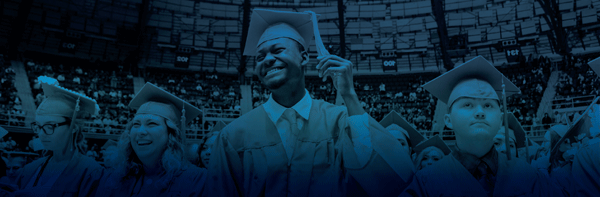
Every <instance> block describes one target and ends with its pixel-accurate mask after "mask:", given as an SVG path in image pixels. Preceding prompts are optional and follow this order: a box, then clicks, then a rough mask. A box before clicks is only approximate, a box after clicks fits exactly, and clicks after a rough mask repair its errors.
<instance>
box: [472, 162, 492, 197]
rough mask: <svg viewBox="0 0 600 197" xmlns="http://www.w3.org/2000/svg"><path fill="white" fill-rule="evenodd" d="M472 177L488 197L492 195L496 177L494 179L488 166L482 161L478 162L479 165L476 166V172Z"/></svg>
mask: <svg viewBox="0 0 600 197" xmlns="http://www.w3.org/2000/svg"><path fill="white" fill-rule="evenodd" d="M473 176H474V177H475V179H477V181H478V182H479V184H481V186H482V187H483V189H484V190H485V191H486V192H488V196H492V194H493V193H494V184H495V182H496V181H495V179H496V177H494V175H493V173H492V172H491V170H490V168H489V167H488V165H487V164H486V163H485V162H483V161H479V165H477V170H476V171H475V173H474V174H473Z"/></svg>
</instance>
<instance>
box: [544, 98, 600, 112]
mask: <svg viewBox="0 0 600 197" xmlns="http://www.w3.org/2000/svg"><path fill="white" fill-rule="evenodd" d="M595 97H596V96H594V95H588V96H578V97H573V98H561V99H554V100H553V101H552V109H564V108H580V107H583V108H584V109H585V107H587V106H588V105H589V104H590V103H591V102H592V101H593V100H594V98H595ZM574 111H579V110H574Z"/></svg>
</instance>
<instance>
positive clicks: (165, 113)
mask: <svg viewBox="0 0 600 197" xmlns="http://www.w3.org/2000/svg"><path fill="white" fill-rule="evenodd" d="M129 107H131V108H133V109H136V110H137V113H136V114H152V115H157V116H161V117H163V118H166V119H167V120H171V121H172V122H173V123H175V124H177V126H178V127H179V129H180V130H181V131H183V130H185V125H187V124H189V123H190V122H191V121H193V120H194V118H195V117H196V116H198V115H200V113H202V111H201V110H200V109H198V108H196V107H194V106H193V105H191V104H190V103H188V102H186V101H184V100H182V99H180V98H179V97H177V96H175V95H173V94H171V93H169V92H167V91H165V90H163V89H160V88H159V87H157V86H156V85H154V84H151V83H149V82H147V83H146V84H145V85H144V87H142V89H141V90H140V91H139V92H138V93H137V95H135V97H133V99H132V100H131V102H130V103H129Z"/></svg>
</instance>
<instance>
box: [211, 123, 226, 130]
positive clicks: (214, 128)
mask: <svg viewBox="0 0 600 197" xmlns="http://www.w3.org/2000/svg"><path fill="white" fill-rule="evenodd" d="M225 126H227V124H225V122H223V121H222V120H221V121H218V122H217V124H215V126H214V127H213V128H212V129H211V130H210V132H215V131H221V130H223V128H225Z"/></svg>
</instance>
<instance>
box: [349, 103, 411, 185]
mask: <svg viewBox="0 0 600 197" xmlns="http://www.w3.org/2000/svg"><path fill="white" fill-rule="evenodd" d="M339 122H340V125H339V126H340V128H346V129H345V130H342V131H345V132H342V133H340V138H341V139H340V140H339V142H338V143H341V144H340V146H339V148H340V149H341V150H340V152H341V153H342V163H343V166H342V167H343V168H344V170H345V171H346V172H347V175H346V173H345V175H346V176H348V175H349V176H352V178H353V180H356V182H358V184H359V185H360V186H361V187H362V189H363V190H364V191H365V192H366V193H368V194H369V195H370V196H397V195H398V194H400V192H402V190H403V189H404V188H405V187H406V186H407V185H408V183H409V181H410V180H411V179H412V176H413V174H414V165H413V163H412V161H411V160H410V157H409V155H408V154H407V153H406V152H403V151H401V149H400V147H401V145H400V143H399V142H398V140H395V139H394V138H393V136H392V135H391V134H390V133H389V132H387V131H385V129H384V128H383V127H382V126H381V124H379V122H377V121H376V120H375V119H373V118H372V117H370V116H369V115H368V114H366V113H365V114H363V115H359V116H352V117H348V118H346V116H342V118H341V119H340V121H339ZM394 147H397V148H394Z"/></svg>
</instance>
